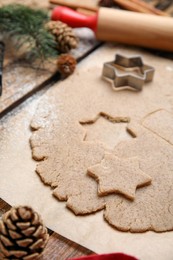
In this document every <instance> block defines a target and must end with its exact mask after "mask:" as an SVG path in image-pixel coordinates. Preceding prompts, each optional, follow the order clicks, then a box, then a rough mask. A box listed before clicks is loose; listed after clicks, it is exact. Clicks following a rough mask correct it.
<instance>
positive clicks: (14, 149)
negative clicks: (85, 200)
mask: <svg viewBox="0 0 173 260" xmlns="http://www.w3.org/2000/svg"><path fill="white" fill-rule="evenodd" d="M118 50H119V51H121V52H123V54H126V52H127V50H126V49H124V48H120V49H118ZM116 51H117V47H115V46H108V48H106V47H104V48H102V49H101V50H98V51H96V52H95V54H92V55H90V56H89V57H88V58H87V59H86V60H85V61H83V62H82V63H81V64H80V65H79V66H78V70H77V71H76V73H78V74H79V77H84V73H83V72H84V71H85V70H88V69H91V73H92V68H91V67H92V66H97V67H98V75H96V78H97V77H98V79H99V80H100V75H101V68H102V64H103V62H105V61H109V60H112V59H113V57H114V54H115V52H116ZM129 52H130V53H131V54H135V55H136V54H141V51H140V50H135V49H131V50H130V49H129V50H128V53H129ZM151 57H152V56H150V55H147V54H145V53H143V58H144V59H145V61H146V62H147V64H148V63H150V64H151V65H153V66H155V67H156V75H155V79H156V80H155V83H153V84H155V85H156V87H158V88H159V92H160V94H161V95H162V93H164V95H168V96H169V97H170V100H169V102H167V103H165V100H163V103H165V104H166V106H167V107H166V108H167V109H168V110H170V111H172V94H171V92H172V89H171V88H172V86H171V85H172V82H173V62H172V61H169V60H164V59H162V58H152V59H151ZM163 75H164V76H165V77H164V78H163ZM72 77H73V76H72ZM68 80H71V79H68ZM86 80H88V84H89V79H86ZM99 80H98V83H97V82H96V84H98V87H99ZM78 82H79V83H78ZM78 82H73V84H80V79H79V81H78ZM165 82H166V83H165ZM62 84H63V82H61V83H58V84H57V85H56V86H54V87H52V88H51V89H50V90H49V91H48V92H47V93H46V94H44V95H45V96H47V95H55V94H56V89H57V88H59V87H61V85H62ZM164 84H167V85H168V84H169V85H170V88H169V87H165V85H164ZM81 87H82V86H81ZM164 88H165V90H164ZM165 92H166V93H165ZM163 99H164V96H163ZM39 100H40V97H39V96H35V97H33V98H31V99H29V100H28V101H27V102H25V103H24V104H23V105H21V106H20V107H18V108H17V109H16V110H15V111H13V113H11V114H9V115H8V116H6V117H5V118H4V119H3V120H1V126H0V197H1V198H2V199H4V200H5V201H7V202H8V203H9V204H11V205H12V206H14V205H30V206H32V207H33V208H34V209H35V210H36V211H38V212H39V213H40V214H41V215H42V218H43V219H44V222H45V224H46V225H47V227H49V228H50V229H52V230H53V231H56V232H57V233H59V234H61V235H62V236H64V237H67V238H69V239H71V240H73V241H75V242H77V243H79V244H81V245H83V246H85V247H87V248H89V249H91V250H93V251H95V252H96V253H106V252H124V253H127V254H130V255H134V256H136V257H138V258H140V259H142V260H150V259H151V260H154V259H157V260H162V259H164V260H172V259H173V232H166V233H154V232H146V233H142V234H132V233H123V232H119V231H116V230H115V229H114V228H112V227H111V226H109V225H108V224H107V223H106V222H105V221H104V220H103V213H102V212H98V213H95V214H92V215H89V216H84V217H81V216H80V217H79V216H78V217H76V216H75V215H74V214H73V213H72V212H70V211H69V210H68V209H66V207H65V203H64V202H58V201H57V200H56V199H55V198H54V197H53V196H52V195H51V190H50V187H48V186H45V185H44V184H43V183H42V182H41V181H40V179H39V177H38V176H37V174H36V173H35V167H36V162H35V161H34V160H32V158H31V149H30V145H29V138H30V136H31V131H30V127H29V125H30V121H31V119H32V116H33V115H34V112H35V109H36V107H37V104H38V102H39Z"/></svg>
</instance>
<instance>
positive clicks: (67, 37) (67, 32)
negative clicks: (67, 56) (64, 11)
mask: <svg viewBox="0 0 173 260" xmlns="http://www.w3.org/2000/svg"><path fill="white" fill-rule="evenodd" d="M46 28H47V30H48V31H49V32H50V33H52V34H53V35H54V36H55V39H56V41H57V49H58V50H59V51H60V52H62V53H65V52H69V51H70V50H71V49H75V48H76V47H77V44H78V39H77V38H76V36H75V34H74V32H73V30H72V28H71V27H69V26H68V25H67V24H65V23H62V22H60V21H50V22H48V23H47V24H46Z"/></svg>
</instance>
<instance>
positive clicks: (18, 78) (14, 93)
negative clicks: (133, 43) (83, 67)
mask: <svg viewBox="0 0 173 260" xmlns="http://www.w3.org/2000/svg"><path fill="white" fill-rule="evenodd" d="M75 32H76V35H77V37H78V38H79V39H80V41H79V45H78V48H77V49H75V50H73V51H71V54H72V55H73V56H74V57H75V58H76V59H77V60H78V61H79V60H81V59H82V58H84V57H85V56H86V55H88V53H90V52H91V51H93V50H94V49H95V48H96V47H97V46H99V44H100V43H99V42H98V41H96V40H95V39H94V36H93V34H92V32H91V31H89V29H75ZM9 49H10V48H9ZM9 49H8V48H6V54H5V66H4V70H3V90H2V96H1V97H0V117H2V116H3V115H4V114H5V113H6V112H8V111H9V110H10V109H12V108H13V107H15V106H17V105H18V104H19V103H20V102H22V101H23V100H25V99H26V98H28V97H29V96H31V95H32V94H33V93H35V92H36V91H37V90H39V89H41V88H43V87H45V85H47V84H50V83H51V82H52V81H54V80H55V78H56V80H58V79H59V77H58V76H57V77H56V74H57V66H56V62H57V60H56V59H54V60H51V61H47V62H45V63H44V64H42V66H41V67H40V66H39V64H34V65H33V64H29V63H28V62H26V60H24V59H20V58H18V57H15V56H14V55H12V54H11V59H10V54H9V53H8V50H9Z"/></svg>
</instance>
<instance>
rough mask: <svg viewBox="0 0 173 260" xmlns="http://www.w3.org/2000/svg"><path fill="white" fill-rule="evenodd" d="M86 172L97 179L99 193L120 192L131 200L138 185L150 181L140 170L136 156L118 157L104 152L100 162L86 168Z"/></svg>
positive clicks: (146, 183) (143, 184)
mask: <svg viewBox="0 0 173 260" xmlns="http://www.w3.org/2000/svg"><path fill="white" fill-rule="evenodd" d="M88 174H89V175H90V176H91V177H93V178H94V179H96V180H97V181H98V194H99V195H107V194H110V193H121V194H123V195H124V196H125V197H127V198H128V199H131V200H134V199H135V192H136V189H137V188H138V187H141V186H145V185H148V184H150V183H151V177H150V176H148V175H147V174H145V173H144V172H143V171H141V170H140V167H139V161H138V158H137V157H132V158H127V159H122V158H121V159H120V158H118V157H117V156H115V155H113V154H105V156H104V158H103V160H102V161H101V163H99V164H95V165H93V166H91V167H89V168H88Z"/></svg>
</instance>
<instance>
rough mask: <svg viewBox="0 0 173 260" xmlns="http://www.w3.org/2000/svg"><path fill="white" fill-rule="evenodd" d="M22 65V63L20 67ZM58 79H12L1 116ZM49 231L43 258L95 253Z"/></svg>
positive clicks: (0, 208)
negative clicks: (33, 80)
mask: <svg viewBox="0 0 173 260" xmlns="http://www.w3.org/2000/svg"><path fill="white" fill-rule="evenodd" d="M155 2H157V1H155ZM160 2H163V1H160ZM168 11H169V12H171V13H172V8H170V7H169V8H168ZM100 44H101V43H98V42H96V41H95V40H93V38H92V37H91V38H90V37H89V38H88V39H87V37H86V38H84V39H82V40H81V43H80V46H79V48H78V49H77V50H76V51H75V52H73V54H74V56H75V57H76V58H77V60H78V61H80V60H81V59H83V58H85V57H86V56H87V55H88V54H89V53H90V52H92V51H94V50H95V48H98V47H99V46H100ZM14 64H16V61H13V62H7V64H6V66H5V69H4V70H5V73H6V75H7V76H8V75H10V74H11V72H12V69H13V66H14ZM21 66H22V64H21V65H20V67H21ZM16 73H17V75H19V74H20V73H21V72H20V69H19V70H17V72H16ZM28 73H29V75H30V76H31V77H32V75H33V74H34V70H33V71H32V70H30V69H27V73H26V75H28ZM51 75H52V74H51ZM15 76H16V75H15ZM57 80H59V76H58V75H57V73H54V74H53V76H50V74H49V73H48V74H47V75H46V76H44V77H41V78H40V79H39V82H37V83H35V84H33V85H32V86H31V85H28V84H27V83H26V84H24V82H23V81H21V82H20V86H17V82H16V81H15V80H14V78H13V79H11V81H12V82H13V86H14V87H13V89H12V90H11V89H10V90H9V89H8V88H6V89H3V91H4V92H5V94H4V97H2V98H1V106H0V117H2V116H4V114H6V113H7V112H9V111H11V110H12V109H13V108H14V107H16V106H18V105H19V104H20V103H22V102H23V101H24V100H26V99H27V98H28V97H30V96H31V95H33V94H34V93H36V92H37V93H38V94H39V93H40V95H42V94H43V93H44V91H46V90H47V88H48V86H50V85H52V84H54V83H55V82H56V81H57ZM23 84H24V85H23ZM20 87H21V88H20ZM23 89H25V91H23ZM9 209H10V205H8V204H7V203H6V202H5V201H3V200H2V199H0V216H1V215H2V214H3V213H5V212H6V211H8V210H9ZM49 233H50V239H49V241H48V244H47V246H46V248H45V250H44V253H43V256H42V258H41V259H43V260H46V259H47V260H50V259H51V260H54V259H60V260H65V259H70V258H74V257H80V256H82V255H90V254H93V252H91V251H90V250H88V249H86V248H84V247H82V246H80V245H78V244H76V243H74V242H73V241H70V240H68V239H66V238H64V237H62V236H60V235H58V234H56V233H55V232H52V231H51V230H49Z"/></svg>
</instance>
